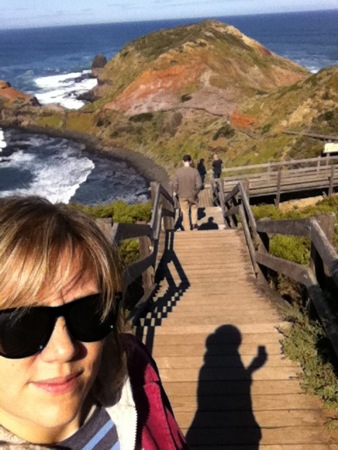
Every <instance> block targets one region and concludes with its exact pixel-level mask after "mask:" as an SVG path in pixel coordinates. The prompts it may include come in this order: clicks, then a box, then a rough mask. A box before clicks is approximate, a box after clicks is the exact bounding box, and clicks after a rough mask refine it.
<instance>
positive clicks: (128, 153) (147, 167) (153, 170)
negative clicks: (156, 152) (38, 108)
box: [0, 120, 169, 188]
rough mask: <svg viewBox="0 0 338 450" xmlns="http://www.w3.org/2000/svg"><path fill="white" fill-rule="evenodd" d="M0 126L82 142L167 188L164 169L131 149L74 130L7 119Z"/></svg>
mask: <svg viewBox="0 0 338 450" xmlns="http://www.w3.org/2000/svg"><path fill="white" fill-rule="evenodd" d="M0 127H1V128H2V129H6V128H11V129H17V130H20V131H26V132H28V133H34V134H41V135H45V136H50V137H56V138H64V139H68V140H70V141H74V142H77V143H80V144H83V145H84V146H85V147H86V150H87V151H89V152H94V153H104V154H105V155H109V156H111V157H112V158H114V159H115V160H120V161H123V162H125V163H127V164H128V165H130V166H131V167H133V168H134V169H135V170H136V172H138V173H139V174H140V175H142V176H143V177H144V178H145V179H146V180H147V182H149V183H150V182H151V181H158V182H159V183H161V184H162V185H163V186H164V187H166V188H168V186H169V176H168V174H167V172H166V170H165V169H164V168H163V167H161V166H159V165H158V164H156V163H155V162H154V161H153V160H151V159H150V158H148V157H147V156H145V155H142V154H141V153H138V152H135V151H133V150H127V149H122V148H117V147H113V146H109V145H107V144H103V143H102V142H101V141H100V139H98V138H95V137H93V136H90V135H86V134H84V133H79V132H75V131H69V130H60V129H52V128H45V127H38V126H34V125H30V126H17V125H14V124H13V125H12V124H10V123H9V122H8V121H5V122H4V121H2V120H0Z"/></svg>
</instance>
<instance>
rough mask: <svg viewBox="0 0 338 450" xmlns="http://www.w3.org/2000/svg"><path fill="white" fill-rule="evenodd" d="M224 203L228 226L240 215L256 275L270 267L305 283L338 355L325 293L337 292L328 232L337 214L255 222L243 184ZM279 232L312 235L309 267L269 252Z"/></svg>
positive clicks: (337, 315)
mask: <svg viewBox="0 0 338 450" xmlns="http://www.w3.org/2000/svg"><path fill="white" fill-rule="evenodd" d="M229 205H230V206H229ZM233 205H236V206H233ZM224 206H225V215H224V217H225V220H227V223H228V225H229V226H231V225H232V224H235V226H237V224H238V222H239V221H238V220H236V219H234V220H230V217H232V216H233V215H238V216H239V217H240V222H241V225H242V229H243V232H244V235H245V238H246V242H247V246H248V249H249V254H250V258H251V261H252V265H253V268H254V270H255V273H256V275H263V276H265V275H266V269H270V270H273V271H275V272H277V273H281V274H284V275H286V276H287V277H289V278H291V279H293V280H295V281H297V282H298V283H301V284H302V285H303V286H305V288H306V289H307V292H308V295H309V298H310V299H311V301H312V303H313V305H314V307H315V309H316V311H317V314H318V316H319V318H320V320H321V322H322V324H323V327H324V329H325V331H326V334H327V336H328V337H329V339H330V341H331V343H332V347H333V349H334V351H335V353H336V355H337V356H338V312H337V310H336V309H335V308H333V306H332V304H330V302H329V301H328V300H327V297H326V292H328V291H329V292H330V291H332V290H333V292H337V290H338V254H337V252H336V250H335V248H334V247H333V245H332V244H331V242H330V241H329V239H328V235H330V233H331V232H332V229H333V227H334V217H333V216H332V215H320V216H317V217H312V218H308V219H297V220H289V219H286V220H271V219H262V220H259V221H257V222H256V220H255V218H254V215H253V213H252V209H251V207H250V203H249V198H248V196H247V194H246V192H245V189H244V187H243V185H242V183H238V184H237V185H236V186H235V187H234V188H233V189H232V191H231V192H230V193H229V194H228V195H226V196H225V204H224ZM276 234H281V235H292V236H304V237H308V238H310V240H311V261H310V265H309V267H304V266H302V265H301V264H297V263H294V262H291V261H288V260H286V259H283V258H278V257H276V256H273V255H271V254H270V253H269V235H276Z"/></svg>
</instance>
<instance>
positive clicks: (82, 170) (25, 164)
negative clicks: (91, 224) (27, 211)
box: [0, 149, 95, 203]
mask: <svg viewBox="0 0 338 450" xmlns="http://www.w3.org/2000/svg"><path fill="white" fill-rule="evenodd" d="M72 153H73V150H72V149H69V151H68V152H67V151H65V150H63V151H62V153H60V154H53V155H50V156H49V157H48V158H39V157H38V156H37V155H35V154H32V153H29V152H24V151H22V150H19V151H17V152H15V153H13V154H12V155H11V157H10V158H9V159H8V161H7V162H5V163H2V165H1V167H11V168H12V169H18V170H25V171H29V172H30V173H31V174H32V176H33V181H32V182H31V183H30V185H29V186H28V187H23V188H18V189H17V188H16V189H14V190H6V191H2V192H0V196H1V197H6V196H8V195H14V194H15V195H40V196H43V197H46V198H47V199H48V200H49V201H51V202H52V203H56V202H63V203H68V202H69V200H70V199H71V198H72V197H73V196H74V194H75V192H76V190H77V189H78V188H79V186H80V185H81V184H82V183H83V182H85V181H86V179H87V177H88V175H89V174H90V173H91V171H92V170H93V169H94V167H95V164H94V163H93V161H91V160H90V159H89V158H87V157H82V156H79V155H75V154H72Z"/></svg>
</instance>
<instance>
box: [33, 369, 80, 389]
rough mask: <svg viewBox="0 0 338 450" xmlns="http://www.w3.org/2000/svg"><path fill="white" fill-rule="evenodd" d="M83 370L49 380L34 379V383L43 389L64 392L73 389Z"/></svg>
mask: <svg viewBox="0 0 338 450" xmlns="http://www.w3.org/2000/svg"><path fill="white" fill-rule="evenodd" d="M80 374H81V372H78V373H75V374H71V375H67V376H65V377H58V378H51V379H49V380H42V381H33V382H32V384H33V385H34V386H35V387H37V388H38V389H41V390H43V391H46V392H49V393H51V394H64V393H66V392H69V391H72V390H73V389H74V388H75V387H76V385H77V384H78V382H79V376H80Z"/></svg>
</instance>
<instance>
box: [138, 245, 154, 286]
mask: <svg viewBox="0 0 338 450" xmlns="http://www.w3.org/2000/svg"><path fill="white" fill-rule="evenodd" d="M139 249H140V257H141V258H146V257H147V256H149V255H150V253H151V251H150V240H149V238H148V236H141V237H140V238H139ZM142 284H143V290H144V292H146V291H147V290H149V289H151V288H152V286H153V285H154V268H153V267H148V269H147V270H145V271H144V272H143V274H142Z"/></svg>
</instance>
